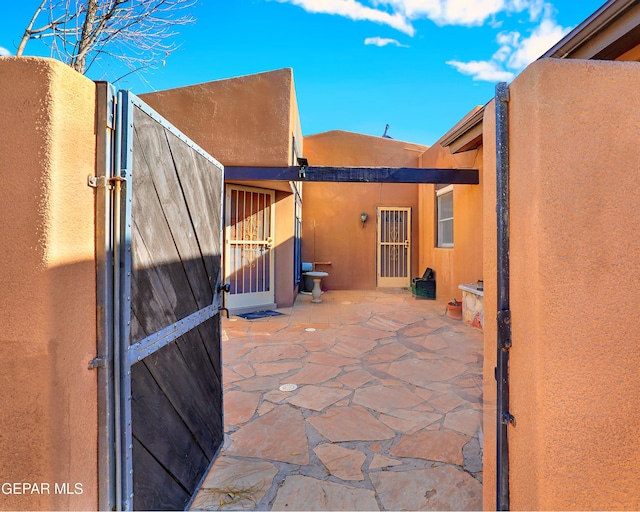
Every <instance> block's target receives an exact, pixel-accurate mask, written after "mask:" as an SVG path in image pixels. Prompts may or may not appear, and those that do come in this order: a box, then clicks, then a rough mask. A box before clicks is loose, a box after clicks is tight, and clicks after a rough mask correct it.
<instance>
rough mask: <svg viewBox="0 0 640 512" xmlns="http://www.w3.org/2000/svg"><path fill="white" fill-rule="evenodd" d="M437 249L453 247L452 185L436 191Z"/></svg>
mask: <svg viewBox="0 0 640 512" xmlns="http://www.w3.org/2000/svg"><path fill="white" fill-rule="evenodd" d="M436 212H437V214H436V216H437V219H438V234H437V238H436V246H437V247H453V185H446V186H444V187H442V188H440V189H438V190H436Z"/></svg>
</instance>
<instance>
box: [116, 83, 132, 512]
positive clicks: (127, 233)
mask: <svg viewBox="0 0 640 512" xmlns="http://www.w3.org/2000/svg"><path fill="white" fill-rule="evenodd" d="M116 126H117V137H116V141H117V145H116V170H117V175H116V176H115V179H114V205H115V206H114V273H115V275H114V296H115V301H114V302H115V304H116V307H115V310H116V315H115V323H114V332H115V341H114V345H115V352H116V354H115V358H116V361H117V364H116V378H115V383H116V386H117V387H118V389H117V393H116V396H117V397H119V400H118V401H117V409H116V410H117V413H118V422H117V425H118V436H117V437H116V449H117V453H118V454H119V461H118V464H117V472H118V475H117V477H118V478H117V481H118V484H119V485H118V489H117V490H118V493H117V505H118V507H119V509H120V508H121V509H122V510H133V434H132V420H131V365H130V363H129V357H128V351H129V348H130V325H131V201H132V190H131V189H132V179H131V174H132V161H133V159H132V156H133V103H132V101H131V95H130V94H129V92H128V91H120V92H119V93H118V116H117V123H116Z"/></svg>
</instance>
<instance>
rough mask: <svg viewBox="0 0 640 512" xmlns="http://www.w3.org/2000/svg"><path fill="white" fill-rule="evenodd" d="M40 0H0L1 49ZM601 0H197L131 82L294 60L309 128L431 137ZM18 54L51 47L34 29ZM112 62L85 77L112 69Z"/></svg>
mask: <svg viewBox="0 0 640 512" xmlns="http://www.w3.org/2000/svg"><path fill="white" fill-rule="evenodd" d="M39 2H40V0H21V1H20V2H13V1H9V0H2V1H1V2H0V13H1V17H2V19H3V26H2V29H1V32H0V54H5V55H6V54H13V53H15V50H16V46H17V44H18V42H19V39H20V36H21V35H22V32H23V31H24V27H25V26H26V25H27V23H28V21H29V19H30V18H31V16H32V14H33V11H34V10H35V8H36V7H37V5H38V4H39ZM602 3H604V0H580V2H577V1H575V0H548V1H546V0H198V3H197V4H196V6H195V7H193V8H191V9H190V12H191V13H192V14H193V16H195V18H196V22H195V23H194V24H192V25H188V26H186V27H180V28H179V30H180V33H179V35H178V36H176V38H175V40H176V41H177V42H178V43H180V47H179V48H178V49H177V50H176V51H174V52H173V53H171V54H170V55H169V56H168V57H167V58H166V60H165V65H164V66H159V67H158V68H157V69H154V70H149V71H147V72H145V73H144V74H142V76H141V77H140V76H137V75H130V76H127V77H125V78H122V79H121V80H119V81H118V82H117V85H118V86H119V87H120V88H123V89H131V90H132V91H133V92H135V93H144V92H149V91H153V90H162V89H168V88H173V87H180V86H183V85H191V84H195V83H201V82H208V81H211V80H217V79H221V78H228V77H232V76H239V75H247V74H251V73H257V72H261V71H268V70H272V69H279V68H283V67H291V68H293V70H294V79H295V82H296V92H297V97H298V106H299V110H300V116H301V121H302V129H303V133H304V134H305V135H309V134H312V133H318V132H322V131H326V130H332V129H341V130H349V131H354V132H360V133H365V134H369V135H382V133H383V132H384V129H385V125H386V124H389V125H390V129H389V135H390V136H392V137H393V138H396V139H401V140H407V141H411V142H417V143H422V144H432V143H434V142H435V141H436V140H437V139H438V138H439V137H440V136H442V135H443V134H444V133H445V132H446V131H448V130H449V129H450V128H451V127H452V126H453V125H454V124H455V123H456V122H458V121H459V120H460V119H461V118H462V117H463V116H464V115H465V114H466V113H467V112H468V111H470V110H471V109H472V108H473V107H474V106H475V105H482V104H484V103H486V102H487V101H488V100H489V99H490V98H491V97H492V96H493V94H494V87H495V84H496V83H497V82H499V81H507V82H508V81H511V80H512V79H513V77H514V76H516V75H517V74H518V73H519V72H520V71H521V70H522V69H523V68H524V67H526V65H527V64H528V63H530V62H531V61H533V60H535V59H536V58H537V57H538V56H539V55H540V54H542V53H544V51H546V50H547V49H548V48H549V47H551V46H552V45H553V44H554V43H555V42H556V41H557V40H559V39H560V38H561V37H562V36H563V35H564V34H565V33H566V32H567V31H568V30H570V29H571V28H573V27H574V26H576V25H577V24H579V23H580V22H581V21H582V20H584V19H585V18H586V17H588V16H589V15H590V14H591V13H592V12H594V11H595V10H596V9H597V8H598V7H600V5H602ZM25 54H28V55H44V56H47V55H48V49H47V48H45V47H43V46H41V45H39V43H38V42H37V41H31V42H29V44H28V45H27V48H26V52H25ZM121 74H122V72H121V71H120V70H118V69H115V68H114V67H111V66H110V65H109V63H104V64H102V65H101V66H97V65H96V66H94V67H93V68H92V69H91V70H90V71H89V73H88V76H89V77H90V78H92V79H107V80H111V81H113V80H115V79H116V78H118V77H119V76H120V75H121Z"/></svg>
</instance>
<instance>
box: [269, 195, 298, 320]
mask: <svg viewBox="0 0 640 512" xmlns="http://www.w3.org/2000/svg"><path fill="white" fill-rule="evenodd" d="M294 208H295V201H294V196H293V194H286V193H285V192H280V191H276V206H275V213H276V223H275V225H276V234H275V237H274V243H275V249H274V254H275V262H274V263H275V268H276V275H275V276H274V278H275V283H274V286H275V301H276V304H277V305H278V307H279V308H286V307H290V306H292V305H293V303H294V301H295V299H296V291H297V290H296V288H295V286H294V283H293V281H294V275H295V274H294V270H295V269H294V258H293V249H294V237H293V230H294V226H293V222H294Z"/></svg>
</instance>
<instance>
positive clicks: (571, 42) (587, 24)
mask: <svg viewBox="0 0 640 512" xmlns="http://www.w3.org/2000/svg"><path fill="white" fill-rule="evenodd" d="M637 4H638V0H608V1H607V2H606V3H605V4H604V5H602V6H601V7H600V8H599V9H598V10H597V11H596V12H594V13H593V14H592V15H591V16H589V17H588V18H587V19H585V20H584V21H583V22H582V23H580V24H579V25H578V26H577V27H575V28H574V29H573V30H572V31H571V32H569V33H568V34H567V35H566V36H564V37H563V38H562V39H561V40H560V41H558V42H557V43H556V44H555V45H553V46H552V47H551V48H550V49H549V50H547V51H546V52H545V53H544V54H542V55H541V56H540V57H539V59H546V58H558V59H564V58H566V57H569V56H570V55H571V54H572V53H574V52H575V51H576V50H578V49H579V48H581V47H582V46H584V45H585V44H586V43H587V42H589V41H590V40H591V39H592V38H594V37H595V36H596V35H597V34H598V33H600V32H601V31H602V30H603V29H605V28H606V27H607V26H608V25H610V24H611V23H613V22H614V21H616V20H617V19H618V18H619V17H620V16H622V15H623V14H624V13H625V12H627V11H628V10H629V9H631V8H632V7H634V6H635V5H637ZM588 58H593V56H591V57H588ZM539 59H538V60H539Z"/></svg>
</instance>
